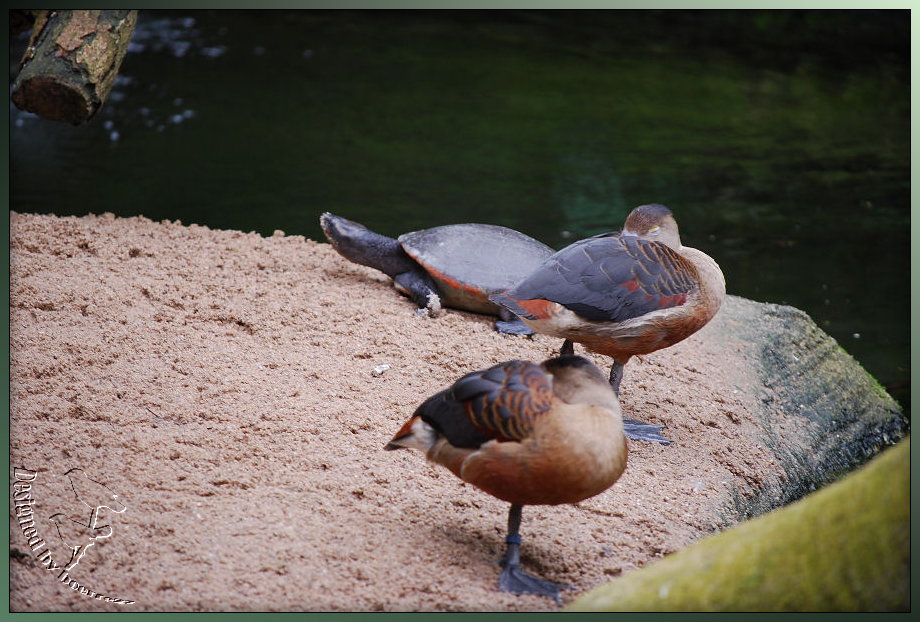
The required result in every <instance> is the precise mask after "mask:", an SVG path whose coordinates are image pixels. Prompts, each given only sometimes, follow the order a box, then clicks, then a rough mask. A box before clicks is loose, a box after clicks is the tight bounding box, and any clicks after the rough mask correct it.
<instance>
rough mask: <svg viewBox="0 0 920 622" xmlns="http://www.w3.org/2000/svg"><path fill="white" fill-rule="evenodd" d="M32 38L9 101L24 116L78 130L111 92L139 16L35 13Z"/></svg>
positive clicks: (128, 13)
mask: <svg viewBox="0 0 920 622" xmlns="http://www.w3.org/2000/svg"><path fill="white" fill-rule="evenodd" d="M34 15H35V23H34V26H33V31H32V38H31V40H30V42H29V46H28V48H27V49H26V52H25V54H24V56H23V58H22V61H21V70H20V72H19V76H18V77H17V78H16V82H15V83H14V85H13V91H12V95H11V98H12V100H13V103H14V104H16V106H17V107H18V108H20V109H21V110H27V111H29V112H33V113H35V114H37V115H39V116H41V117H44V118H46V119H50V120H53V121H66V122H68V123H73V124H74V125H79V124H80V123H83V122H85V121H88V120H89V119H91V118H92V117H93V116H94V115H95V114H96V113H97V112H98V111H99V109H100V108H101V107H102V104H103V103H104V102H105V99H106V97H108V94H109V92H110V91H111V90H112V85H113V84H114V82H115V76H116V75H117V74H118V69H119V68H120V67H121V63H122V61H123V60H124V57H125V53H126V52H127V49H128V42H129V41H130V40H131V35H132V34H133V32H134V26H135V24H136V23H137V11H136V10H73V11H63V10H62V11H38V12H34Z"/></svg>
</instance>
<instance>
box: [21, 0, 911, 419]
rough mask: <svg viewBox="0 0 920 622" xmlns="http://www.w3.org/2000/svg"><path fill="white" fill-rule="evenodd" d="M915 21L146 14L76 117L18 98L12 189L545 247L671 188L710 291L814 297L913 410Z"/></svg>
mask: <svg viewBox="0 0 920 622" xmlns="http://www.w3.org/2000/svg"><path fill="white" fill-rule="evenodd" d="M908 23H909V15H908V13H907V12H906V11H900V12H892V11H886V12H869V11H860V12H854V11H844V12H818V13H815V12H791V13H790V12H780V11H772V12H755V11H743V12H722V11H701V12H675V11H666V12H656V11H643V12H624V11H606V12H601V13H589V12H497V11H496V12H486V13H480V12H430V13H401V12H390V11H387V12H369V13H368V12H295V13H291V12H277V11H276V12H233V11H216V12H211V11H204V12H203V11H187V12H182V13H178V12H169V13H164V12H156V11H142V12H141V20H140V22H139V25H138V30H137V32H136V35H135V38H134V40H133V41H134V42H133V45H132V50H131V52H130V53H129V55H128V57H127V59H126V61H125V63H124V65H123V66H122V70H121V74H120V77H119V80H118V82H117V84H116V87H115V90H114V92H113V95H112V97H111V98H110V100H109V102H108V103H107V104H106V107H105V108H104V109H103V111H102V112H101V113H100V115H99V116H98V118H97V119H95V120H94V121H93V122H92V123H90V124H89V125H86V126H82V127H71V126H68V125H63V124H57V123H53V122H48V121H42V120H40V119H38V118H36V117H34V116H32V115H29V114H25V113H22V112H20V111H18V110H16V109H15V108H14V107H12V105H11V108H10V138H11V147H10V148H11V151H10V153H11V192H10V201H11V207H12V209H14V210H17V211H21V212H43V213H45V212H53V213H57V214H61V215H67V214H76V215H82V214H86V213H89V212H92V213H101V212H113V213H115V214H118V215H124V216H130V215H137V214H142V215H144V216H147V217H149V218H152V219H155V220H160V219H164V218H167V219H171V220H176V219H179V220H181V221H182V222H184V223H193V222H194V223H199V224H205V225H208V226H211V227H214V228H232V229H241V230H244V231H252V230H255V231H258V232H260V233H262V234H265V235H270V234H271V233H272V232H273V231H274V230H276V229H281V230H283V231H285V232H286V233H289V234H302V235H305V236H308V237H310V238H313V239H319V240H322V239H323V237H322V233H321V231H320V229H319V226H318V217H319V214H320V213H321V212H323V211H326V210H329V211H333V212H336V213H339V214H342V215H345V216H347V217H349V218H352V219H355V220H359V221H362V222H364V223H365V224H367V225H368V226H369V227H371V228H374V229H376V230H379V231H381V232H383V233H388V234H393V235H395V234H398V233H401V232H403V231H407V230H412V229H417V228H422V227H429V226H433V225H437V224H444V223H450V222H468V221H478V222H491V223H496V224H504V225H507V226H511V227H514V228H516V229H518V230H520V231H523V232H525V233H527V234H529V235H532V236H534V237H536V238H538V239H541V240H543V241H545V242H546V243H547V244H550V245H551V246H554V247H561V246H563V245H565V244H566V243H568V242H570V241H572V240H574V239H577V238H579V237H583V236H586V235H589V234H593V233H597V232H600V231H606V230H611V229H617V228H619V227H620V225H621V224H622V221H623V218H624V217H625V215H626V214H627V213H628V211H629V210H630V209H631V208H632V207H634V206H636V205H639V204H642V203H649V202H659V203H664V204H666V205H668V206H669V207H671V208H672V210H673V211H674V213H675V215H676V217H677V219H678V222H679V223H680V225H681V232H682V237H683V240H684V243H685V244H688V245H690V246H695V247H697V248H700V249H702V250H704V251H706V252H707V253H709V254H710V255H712V256H713V257H714V258H715V259H716V260H717V261H718V262H719V264H720V265H721V266H722V269H723V271H724V272H725V275H726V280H727V283H728V291H729V293H732V294H737V295H741V296H746V297H748V298H752V299H754V300H760V301H767V302H776V303H786V304H791V305H794V306H796V307H799V308H801V309H803V310H805V311H807V312H808V313H809V314H810V315H811V316H812V317H813V318H814V319H815V321H816V322H818V324H819V325H820V326H822V327H823V328H824V329H825V330H826V331H827V332H829V333H830V334H831V335H833V336H834V337H835V338H836V339H837V340H838V341H839V342H840V344H841V345H842V346H843V347H844V348H845V349H846V350H847V351H849V352H850V353H852V354H853V355H854V356H855V357H856V358H857V359H858V360H859V361H860V362H861V363H862V364H863V365H864V366H865V367H866V368H867V369H868V370H869V372H870V373H872V374H873V375H874V376H875V377H876V378H877V379H878V380H879V381H880V382H881V383H882V384H884V385H885V386H886V387H887V388H888V390H889V391H890V392H891V393H892V395H894V396H895V397H896V399H898V400H899V401H900V402H901V403H902V405H903V406H904V408H905V410H909V407H910V383H909V334H910V333H909V286H908V275H909V244H910V242H909V224H910V173H909V162H910V158H909V154H910V152H909V116H910V94H909V26H908ZM22 45H23V42H22V41H21V40H18V41H14V42H13V45H11V54H12V55H13V58H18V55H19V49H21V47H22ZM13 70H14V68H11V78H12V75H13Z"/></svg>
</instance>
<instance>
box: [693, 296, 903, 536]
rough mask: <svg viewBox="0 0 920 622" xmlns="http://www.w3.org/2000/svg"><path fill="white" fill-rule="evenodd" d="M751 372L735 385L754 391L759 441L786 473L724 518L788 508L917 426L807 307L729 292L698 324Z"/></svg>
mask: <svg viewBox="0 0 920 622" xmlns="http://www.w3.org/2000/svg"><path fill="white" fill-rule="evenodd" d="M700 334H701V336H702V337H703V338H704V339H707V340H711V341H712V343H713V344H714V347H716V348H718V349H719V351H721V352H726V353H730V354H731V356H737V357H739V359H740V360H737V361H735V362H733V363H732V364H734V365H736V366H737V367H738V368H739V369H745V370H749V372H750V373H749V374H747V375H746V380H740V379H739V382H740V384H738V386H737V387H736V388H737V389H738V390H739V391H740V392H742V393H744V394H746V395H748V396H750V399H751V408H752V409H753V410H754V411H755V412H756V414H757V417H758V420H759V426H760V431H759V433H758V435H757V439H756V440H758V441H759V442H761V443H762V444H763V445H764V446H765V447H767V448H768V449H769V450H770V451H771V452H772V453H773V454H774V455H775V456H776V460H777V462H778V463H779V464H780V465H782V467H783V469H784V471H785V473H786V478H785V479H784V480H782V481H767V482H765V483H764V486H763V488H762V489H761V490H760V491H758V493H757V494H756V495H754V496H753V497H752V496H750V495H740V494H739V495H738V496H736V498H734V499H732V501H731V503H730V505H729V506H727V507H726V511H725V519H726V521H725V522H726V523H727V524H731V523H734V522H736V521H738V520H743V519H746V518H752V517H754V516H759V515H761V514H763V513H765V512H768V511H770V510H773V509H775V508H777V507H782V506H784V505H787V504H789V503H791V502H792V501H795V500H797V499H800V498H802V497H804V496H805V495H807V494H809V493H811V492H813V491H815V490H818V489H820V488H821V487H823V486H825V485H826V484H828V483H830V482H833V481H836V480H837V479H839V478H840V477H842V476H844V475H846V474H847V473H849V472H850V471H852V470H853V469H854V468H856V467H858V466H859V465H861V464H864V463H865V462H866V461H868V460H870V459H872V457H873V456H875V455H876V454H878V453H879V452H880V451H882V450H883V449H885V448H887V447H890V446H891V445H894V444H895V443H896V442H898V441H899V440H900V439H902V438H904V436H905V435H906V434H907V433H908V431H909V430H910V421H909V420H908V418H907V417H905V415H904V413H903V411H902V409H901V407H900V406H899V405H898V403H897V402H896V401H895V400H893V399H892V398H891V396H889V395H888V393H887V392H885V390H884V388H883V387H882V386H881V385H879V383H878V382H877V381H876V380H875V379H874V378H873V377H872V376H871V375H870V374H869V373H867V372H866V370H865V369H863V367H862V366H861V365H860V364H859V362H858V361H856V360H855V359H854V358H853V357H852V356H851V355H850V354H848V353H847V352H846V351H845V350H844V349H843V348H841V347H840V345H839V344H838V343H837V341H836V340H835V339H834V338H833V337H831V336H830V335H828V334H827V333H826V332H824V331H823V330H821V328H820V327H819V326H818V325H817V324H815V322H814V321H813V320H812V319H811V318H810V317H809V316H808V315H807V314H806V313H805V312H803V311H801V310H799V309H796V308H795V307H790V306H787V305H777V304H770V303H760V302H754V301H752V300H747V299H745V298H740V297H738V296H727V297H726V300H725V302H724V304H723V306H722V309H721V310H720V311H719V313H718V315H716V317H715V319H714V320H713V321H712V322H711V323H710V325H709V326H707V327H706V328H704V329H703V331H701V333H700Z"/></svg>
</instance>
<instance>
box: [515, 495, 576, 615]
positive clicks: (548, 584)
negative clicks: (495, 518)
mask: <svg viewBox="0 0 920 622" xmlns="http://www.w3.org/2000/svg"><path fill="white" fill-rule="evenodd" d="M522 507H523V506H520V505H512V506H511V510H509V512H508V536H507V537H506V538H505V542H506V543H507V547H506V549H505V556H504V557H502V558H501V560H499V562H498V563H499V564H501V566H502V567H503V568H504V570H503V571H502V574H501V576H500V577H499V578H498V586H499V588H500V589H501V590H502V591H503V592H511V593H512V594H539V595H541V596H548V597H549V598H552V599H553V600H554V601H556V604H557V605H561V604H562V598H561V597H560V596H559V592H561V591H562V590H565V589H571V588H572V586H571V585H565V584H564V583H555V582H553V581H547V580H546V579H540V578H539V577H535V576H533V575H531V574H528V573H526V572H524V571H523V570H522V569H521V534H520V531H519V529H520V526H521V509H522Z"/></svg>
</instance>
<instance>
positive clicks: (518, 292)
mask: <svg viewBox="0 0 920 622" xmlns="http://www.w3.org/2000/svg"><path fill="white" fill-rule="evenodd" d="M724 297H725V277H724V276H723V275H722V270H721V269H719V265H718V264H717V263H716V262H715V261H714V260H713V259H712V258H711V257H709V256H708V255H706V254H705V253H703V252H702V251H699V250H697V249H695V248H690V247H687V246H683V245H682V244H681V243H680V234H679V232H678V229H677V222H676V221H675V220H674V216H673V215H672V214H671V210H669V209H668V208H667V207H665V206H664V205H659V204H650V205H641V206H639V207H637V208H635V209H634V210H633V211H632V212H631V213H630V214H629V216H628V217H627V218H626V222H625V224H624V226H623V230H622V231H621V232H612V233H603V234H601V235H596V236H594V237H591V238H587V239H585V240H580V241H578V242H575V243H574V244H571V245H569V246H567V247H565V248H563V249H562V250H560V251H558V252H557V253H555V254H553V255H551V256H550V257H549V258H548V259H546V261H544V262H543V264H541V265H540V267H539V268H537V269H536V270H535V271H534V272H533V273H531V275H530V276H528V277H527V278H525V279H524V280H523V281H521V282H519V283H518V284H517V285H516V286H514V287H513V288H511V289H509V290H506V291H504V292H499V293H496V294H493V295H492V296H490V299H491V300H492V301H493V302H496V303H498V304H501V305H503V306H505V307H506V308H508V309H509V310H511V311H513V312H514V313H515V314H517V315H518V316H519V317H520V318H521V319H522V320H523V321H524V323H525V324H527V325H528V326H530V327H531V328H532V329H533V330H535V331H537V332H539V333H544V334H546V335H551V336H554V337H560V338H562V339H564V340H565V341H564V342H563V344H562V348H561V349H560V354H572V353H573V345H572V342H578V343H581V344H583V345H584V346H585V348H587V349H588V350H590V351H591V352H597V353H600V354H605V355H607V356H610V357H613V365H612V366H611V368H610V385H611V386H612V387H613V390H614V392H615V393H616V394H617V395H619V393H620V381H621V380H622V379H623V366H624V365H626V363H627V362H628V361H629V359H630V358H631V357H633V356H635V355H637V354H648V353H650V352H655V351H656V350H660V349H662V348H667V347H668V346H672V345H674V344H675V343H677V342H679V341H681V340H683V339H686V338H687V337H689V336H690V335H692V334H693V333H695V332H696V331H698V330H699V329H701V328H702V327H703V326H705V325H706V323H707V322H709V320H711V319H712V318H713V316H715V314H716V312H717V311H718V310H719V307H720V306H721V304H722V299H723V298H724ZM656 428H657V429H660V428H661V426H652V425H649V424H640V423H639V422H635V421H631V420H627V422H626V435H627V437H628V438H641V439H643V440H655V441H658V442H669V441H667V439H664V438H663V437H661V436H659V435H657V433H656V432H655V429H656Z"/></svg>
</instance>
